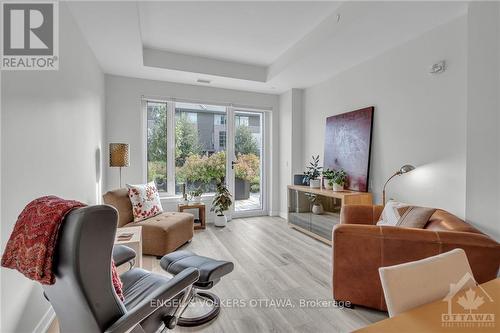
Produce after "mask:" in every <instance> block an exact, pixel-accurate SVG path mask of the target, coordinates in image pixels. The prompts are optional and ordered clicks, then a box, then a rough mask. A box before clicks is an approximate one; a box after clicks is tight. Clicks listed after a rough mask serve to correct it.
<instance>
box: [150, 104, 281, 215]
mask: <svg viewBox="0 0 500 333" xmlns="http://www.w3.org/2000/svg"><path fill="white" fill-rule="evenodd" d="M148 102H156V103H165V104H166V105H167V117H166V118H167V127H166V128H167V191H166V192H160V198H161V199H165V200H168V199H172V200H174V199H175V200H177V199H178V198H179V197H180V196H179V195H178V194H176V193H175V104H176V102H185V103H200V104H211V105H221V106H225V107H226V108H227V111H226V115H225V117H223V118H225V119H224V120H225V121H224V124H221V125H226V147H225V149H226V154H227V155H226V156H230V153H231V152H229V148H230V147H228V138H229V136H230V134H231V135H233V134H232V133H233V132H234V130H235V128H233V127H236V126H237V124H236V121H235V120H233V122H234V124H233V125H230V122H229V118H231V117H234V112H235V111H238V112H241V111H243V112H244V111H256V112H260V113H262V117H261V128H262V135H263V136H262V155H261V159H262V160H261V175H262V180H261V185H262V188H263V189H267V188H268V179H267V178H268V177H269V175H268V173H269V172H270V171H269V170H270V167H269V165H268V164H267V163H268V161H267V159H268V155H267V154H269V152H268V149H266V148H265V145H266V144H267V143H266V142H267V140H270V133H269V132H268V128H269V127H268V126H267V124H268V122H270V121H271V120H270V117H271V113H272V111H273V108H271V107H270V108H266V107H258V108H257V107H256V108H254V107H248V106H235V105H233V104H232V103H222V102H215V101H200V100H196V99H193V100H187V99H186V100H184V99H181V100H177V99H175V98H170V97H160V98H156V97H148V96H144V95H142V96H141V108H142V116H141V127H142V138H141V140H142V144H141V145H142V152H141V155H142V171H143V172H142V177H143V181H144V182H147V180H148V160H147V159H148V156H147V152H148V141H147V130H148V124H147V103H148ZM268 118H269V119H268ZM230 127H231V128H230ZM233 148H234V147H233ZM232 153H234V152H232ZM230 167H231V165H230V159H226V170H229V168H230ZM264 170H266V171H265V172H264ZM233 178H234V177H233ZM231 183H234V182H231V181H230V182H229V184H228V185H229V187H230V188H231V191H234V184H231ZM261 195H262V211H260V213H262V214H267V212H268V198H267V194H266V191H262V193H261ZM235 215H237V216H247V215H248V216H255V211H244V212H239V213H237V214H235Z"/></svg>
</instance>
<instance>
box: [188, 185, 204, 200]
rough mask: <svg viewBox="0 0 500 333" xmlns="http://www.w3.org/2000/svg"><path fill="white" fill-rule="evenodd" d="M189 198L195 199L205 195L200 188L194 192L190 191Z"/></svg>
mask: <svg viewBox="0 0 500 333" xmlns="http://www.w3.org/2000/svg"><path fill="white" fill-rule="evenodd" d="M188 194H189V196H190V197H191V198H194V197H200V196H201V195H202V194H203V189H202V188H201V186H200V187H198V188H197V189H195V190H192V191H189V193H188Z"/></svg>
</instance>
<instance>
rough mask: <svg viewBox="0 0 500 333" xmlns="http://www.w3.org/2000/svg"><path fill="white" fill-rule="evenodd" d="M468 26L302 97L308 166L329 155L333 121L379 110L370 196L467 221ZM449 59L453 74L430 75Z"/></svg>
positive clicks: (457, 24) (450, 27) (451, 26)
mask: <svg viewBox="0 0 500 333" xmlns="http://www.w3.org/2000/svg"><path fill="white" fill-rule="evenodd" d="M466 36H467V22H466V18H465V17H461V18H459V19H455V20H453V21H451V22H449V23H447V24H444V25H442V26H440V27H438V28H436V29H434V30H432V31H429V32H428V33H425V34H423V35H421V36H420V37H418V38H416V39H414V40H411V41H408V42H407V43H405V44H403V45H401V46H398V47H396V48H394V49H391V50H389V51H387V52H386V53H384V54H382V55H379V56H377V57H376V58H373V59H371V60H369V61H366V62H364V63H362V64H360V65H358V66H356V67H354V68H351V69H349V70H347V71H345V72H343V73H340V74H339V75H336V76H335V77H333V78H331V79H329V80H328V81H326V82H323V83H321V84H318V85H315V86H313V87H311V88H308V89H305V91H304V122H303V129H304V152H303V161H302V163H303V165H305V163H306V162H307V161H308V160H309V159H310V158H311V155H312V154H314V155H316V154H320V156H324V132H325V119H326V117H327V116H331V115H335V114H340V113H344V112H347V111H351V110H356V109H359V108H362V107H365V106H370V105H373V106H375V115H374V128H373V142H372V160H371V172H370V184H369V188H370V191H371V192H373V194H374V195H375V201H376V202H379V203H380V202H381V191H382V186H383V183H384V182H385V180H386V179H387V178H388V177H389V176H390V175H392V174H393V173H394V172H395V171H396V170H398V169H399V167H400V166H402V165H403V164H406V163H410V164H413V165H415V166H418V169H417V170H415V171H414V172H412V173H411V174H408V175H405V176H403V177H401V178H399V179H395V180H394V181H393V182H392V183H391V184H390V187H389V188H388V197H389V198H395V199H398V200H401V201H407V202H411V203H414V204H420V205H429V206H432V207H442V208H444V209H447V210H449V211H451V212H454V213H455V214H457V215H458V216H460V217H464V216H465V164H466V163H465V156H466V152H465V147H466V95H467V90H466V89H467V85H466V75H467V72H466V68H467V60H466V59H467V58H466V57H467V39H466ZM442 59H446V61H447V63H448V70H447V71H446V72H445V73H443V74H440V75H430V74H429V73H428V70H429V67H430V66H431V65H432V64H433V63H435V62H437V61H439V60H442Z"/></svg>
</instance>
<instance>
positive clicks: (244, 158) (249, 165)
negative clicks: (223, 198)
mask: <svg viewBox="0 0 500 333" xmlns="http://www.w3.org/2000/svg"><path fill="white" fill-rule="evenodd" d="M236 162H237V164H236V165H235V166H234V173H235V176H236V178H240V179H243V180H248V181H252V180H253V179H254V178H255V177H258V176H259V173H260V170H259V168H260V161H259V157H258V156H257V155H255V154H239V155H238V158H237V159H236Z"/></svg>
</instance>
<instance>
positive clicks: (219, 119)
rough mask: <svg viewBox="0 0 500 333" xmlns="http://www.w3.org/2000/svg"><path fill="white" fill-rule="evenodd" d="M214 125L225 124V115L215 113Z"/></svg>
mask: <svg viewBox="0 0 500 333" xmlns="http://www.w3.org/2000/svg"><path fill="white" fill-rule="evenodd" d="M214 120H215V122H214V125H226V116H225V115H221V114H217V115H215V116H214Z"/></svg>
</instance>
